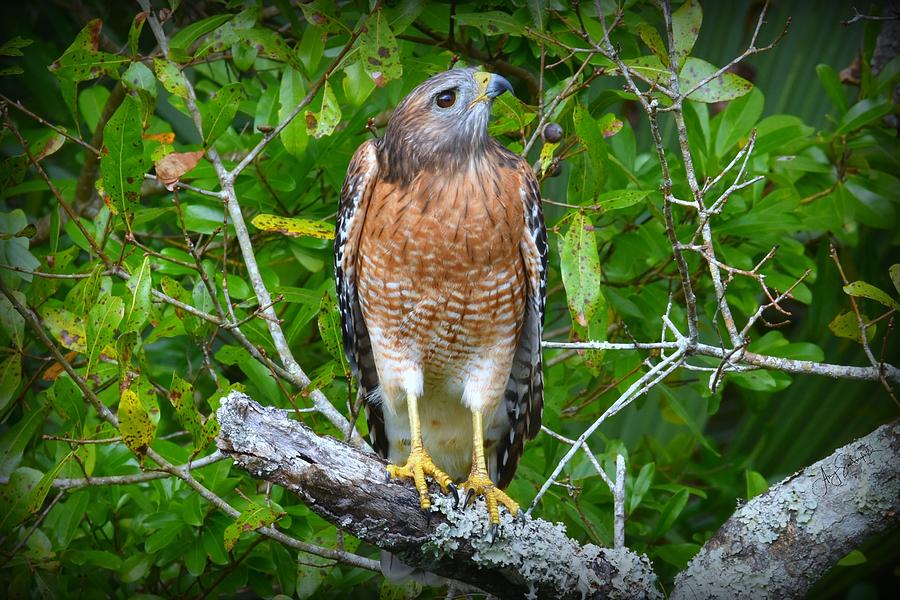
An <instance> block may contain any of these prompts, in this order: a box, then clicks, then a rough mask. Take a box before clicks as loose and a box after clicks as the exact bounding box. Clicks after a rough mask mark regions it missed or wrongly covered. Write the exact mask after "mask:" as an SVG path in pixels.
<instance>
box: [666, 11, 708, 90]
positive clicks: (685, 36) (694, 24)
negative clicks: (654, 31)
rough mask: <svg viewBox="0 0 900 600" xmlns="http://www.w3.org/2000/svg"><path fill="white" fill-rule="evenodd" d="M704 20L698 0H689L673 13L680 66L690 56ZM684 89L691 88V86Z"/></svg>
mask: <svg viewBox="0 0 900 600" xmlns="http://www.w3.org/2000/svg"><path fill="white" fill-rule="evenodd" d="M702 22H703V9H701V8H700V3H699V2H697V1H696V0H687V1H686V2H685V3H684V4H682V5H681V6H679V7H678V10H676V11H675V12H674V13H672V38H673V40H674V42H675V60H676V61H677V62H678V67H679V68H681V67H682V66H683V65H684V64H685V61H686V60H687V57H688V56H690V54H691V50H692V49H693V48H694V43H695V42H696V41H697V37H698V36H699V35H700V25H701V23H702ZM682 89H689V87H688V88H682ZM692 99H693V98H692Z"/></svg>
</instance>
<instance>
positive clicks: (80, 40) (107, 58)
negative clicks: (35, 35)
mask: <svg viewBox="0 0 900 600" xmlns="http://www.w3.org/2000/svg"><path fill="white" fill-rule="evenodd" d="M101 29H103V21H101V20H100V19H94V20H92V21H89V22H88V24H87V25H85V26H84V29H82V30H81V31H80V32H79V33H78V35H77V36H76V37H75V41H73V42H72V45H71V46H69V47H68V48H67V49H66V51H65V52H63V54H62V56H60V57H59V58H57V59H56V60H55V61H54V62H53V64H52V65H50V71H51V72H53V73H55V74H56V76H57V77H59V78H60V79H67V80H69V81H85V80H88V79H96V78H97V77H100V76H101V75H109V76H110V77H114V78H116V77H117V76H118V69H119V67H120V66H122V65H124V64H126V63H128V62H130V61H129V59H127V58H123V57H121V56H118V55H116V54H110V53H108V52H100V51H99V50H98V48H99V44H100V31H101Z"/></svg>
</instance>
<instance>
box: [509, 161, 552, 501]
mask: <svg viewBox="0 0 900 600" xmlns="http://www.w3.org/2000/svg"><path fill="white" fill-rule="evenodd" d="M516 173H517V175H518V179H519V189H520V196H521V199H522V202H523V204H524V208H525V223H524V224H523V225H524V227H525V231H524V233H523V236H522V242H521V244H520V254H521V257H522V261H523V264H524V265H525V273H526V278H525V280H526V283H527V290H526V301H525V316H524V320H523V323H522V330H521V332H520V334H519V343H518V346H517V347H516V354H515V357H514V358H513V364H512V371H511V372H510V375H509V381H508V382H507V384H506V392H505V397H504V403H503V407H504V408H505V410H506V414H507V417H508V419H509V427H510V429H509V431H508V433H507V435H505V436H502V437H501V439H500V443H499V447H498V449H497V465H496V472H497V485H498V486H499V487H501V488H504V487H506V486H507V485H508V484H509V482H510V481H511V480H512V478H513V475H515V472H516V467H517V466H518V464H519V458H520V457H521V456H522V452H523V449H524V445H525V442H526V441H527V440H530V439H532V438H534V436H536V435H537V434H538V432H539V431H540V430H541V416H542V414H543V410H544V375H543V363H542V360H541V336H542V334H543V330H544V303H545V301H546V297H547V229H546V227H545V226H544V215H543V212H542V210H541V190H540V187H539V185H538V182H537V179H536V178H535V176H534V172H533V171H532V170H531V167H530V166H529V165H528V163H526V162H525V161H522V160H519V166H518V169H517V171H516ZM501 410H502V408H501Z"/></svg>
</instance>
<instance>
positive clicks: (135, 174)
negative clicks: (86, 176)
mask: <svg viewBox="0 0 900 600" xmlns="http://www.w3.org/2000/svg"><path fill="white" fill-rule="evenodd" d="M142 132H143V125H142V122H141V107H140V104H138V102H137V100H135V99H134V98H132V97H131V96H126V97H125V100H123V101H122V104H121V106H119V108H118V109H116V112H115V113H113V116H112V117H111V118H110V120H109V121H108V122H107V123H106V127H104V128H103V145H104V149H105V152H104V153H103V156H102V157H101V158H100V172H101V174H102V176H103V188H104V190H105V191H106V193H107V194H109V197H110V199H111V200H112V203H111V204H110V205H109V207H110V210H112V211H113V212H122V213H123V214H127V213H129V212H131V211H133V210H134V208H135V207H136V206H137V204H138V202H139V201H140V199H141V184H142V183H143V181H144V173H145V172H146V171H147V164H146V163H145V162H144V141H143V139H141V133H142Z"/></svg>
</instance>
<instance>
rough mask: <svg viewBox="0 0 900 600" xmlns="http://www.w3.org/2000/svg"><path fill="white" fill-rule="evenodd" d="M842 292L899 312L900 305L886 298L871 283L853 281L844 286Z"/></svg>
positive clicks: (885, 295)
mask: <svg viewBox="0 0 900 600" xmlns="http://www.w3.org/2000/svg"><path fill="white" fill-rule="evenodd" d="M844 292H845V293H847V294H848V295H850V296H855V297H857V298H868V299H869V300H874V301H875V302H877V303H879V304H882V305H884V306H886V307H888V308H892V309H894V310H898V311H900V303H898V302H897V301H896V300H894V299H893V298H891V297H890V296H888V295H887V294H886V293H885V292H883V291H881V290H880V289H878V288H877V287H875V286H874V285H872V284H871V283H866V282H865V281H854V282H851V283H848V284H847V285H845V286H844Z"/></svg>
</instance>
